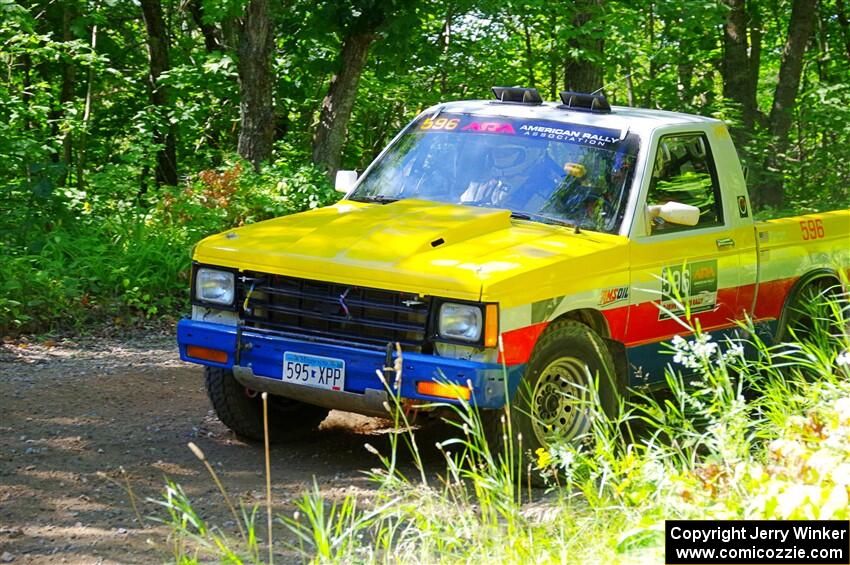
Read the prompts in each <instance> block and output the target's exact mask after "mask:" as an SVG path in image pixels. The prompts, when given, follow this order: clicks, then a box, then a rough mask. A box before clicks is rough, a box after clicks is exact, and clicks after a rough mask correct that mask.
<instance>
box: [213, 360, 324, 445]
mask: <svg viewBox="0 0 850 565" xmlns="http://www.w3.org/2000/svg"><path fill="white" fill-rule="evenodd" d="M204 377H205V378H204V381H205V383H206V388H207V396H209V399H210V402H211V403H212V406H213V409H214V410H215V413H216V415H217V416H218V419H219V420H221V422H222V423H223V424H224V425H225V426H227V427H228V428H230V429H231V430H233V431H234V432H235V433H236V435H238V436H240V437H242V438H244V439H248V440H252V441H262V440H263V401H262V399H261V397H260V395H259V394H254V395H253V397H252V396H250V395H249V392H248V391H247V389H246V388H245V387H244V386H242V385H241V384H240V383H239V382H238V381H237V380H236V378H235V377H234V376H233V371H231V370H230V369H219V368H217V367H205V368H204ZM268 402H269V441H270V442H273V443H282V442H287V441H293V440H296V439H298V438H300V437H303V436H304V435H306V434H307V433H309V432H311V431H313V430H315V429H316V428H317V427H318V425H319V424H320V423H321V422H322V420H324V419H325V417H326V416H327V415H328V410H327V409H326V408H320V407H318V406H313V405H312V404H305V403H303V402H298V401H295V400H290V399H288V398H282V397H280V396H274V395H271V394H270V395H269V400H268Z"/></svg>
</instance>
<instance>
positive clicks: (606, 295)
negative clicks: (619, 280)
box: [599, 286, 629, 306]
mask: <svg viewBox="0 0 850 565" xmlns="http://www.w3.org/2000/svg"><path fill="white" fill-rule="evenodd" d="M628 299H629V287H627V286H615V287H613V288H605V289H602V293H601V294H600V295H599V305H600V306H610V305H611V304H615V303H617V302H622V301H624V300H628Z"/></svg>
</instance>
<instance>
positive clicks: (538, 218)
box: [511, 212, 576, 228]
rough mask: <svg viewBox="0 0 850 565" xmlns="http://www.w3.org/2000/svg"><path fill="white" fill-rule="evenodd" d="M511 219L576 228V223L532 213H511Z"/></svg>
mask: <svg viewBox="0 0 850 565" xmlns="http://www.w3.org/2000/svg"><path fill="white" fill-rule="evenodd" d="M511 218H516V219H518V220H528V221H530V222H540V223H541V224H552V225H555V226H565V227H568V228H574V227H576V225H575V224H574V223H572V222H568V221H567V220H562V219H561V218H553V217H552V216H547V215H545V214H533V213H531V212H511Z"/></svg>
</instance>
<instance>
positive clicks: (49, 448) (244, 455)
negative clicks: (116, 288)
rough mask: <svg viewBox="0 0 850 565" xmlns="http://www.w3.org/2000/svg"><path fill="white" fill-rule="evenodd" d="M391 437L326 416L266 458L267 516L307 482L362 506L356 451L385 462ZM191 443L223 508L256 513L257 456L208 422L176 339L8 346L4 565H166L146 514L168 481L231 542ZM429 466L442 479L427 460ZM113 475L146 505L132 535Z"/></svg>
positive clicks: (163, 532)
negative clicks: (350, 495)
mask: <svg viewBox="0 0 850 565" xmlns="http://www.w3.org/2000/svg"><path fill="white" fill-rule="evenodd" d="M390 432H391V430H390V429H389V428H388V423H387V422H385V421H382V420H379V419H373V418H365V417H362V416H357V415H354V414H347V413H343V412H336V411H333V412H331V413H330V414H329V416H328V418H327V419H326V420H325V421H324V422H323V424H322V425H321V427H320V430H319V431H318V432H316V435H315V436H313V437H308V438H305V439H303V440H301V441H299V442H297V443H293V444H288V445H285V446H277V447H273V448H272V456H271V457H272V469H271V474H272V490H273V499H274V505H275V511H276V512H278V513H285V512H292V511H293V506H292V501H293V499H295V498H298V497H299V496H300V495H301V494H303V493H304V492H305V491H306V490H307V488H308V487H310V486H311V485H312V482H313V480H314V478H315V480H316V482H317V484H318V485H319V486H320V488H321V489H322V491H323V492H325V493H326V494H327V495H328V496H330V497H337V496H341V495H342V494H344V493H346V492H360V493H362V494H363V495H364V496H365V497H366V498H368V495H369V491H370V490H372V489H373V488H374V486H373V485H372V483H371V482H369V481H368V480H367V479H366V478H365V476H364V474H363V470H367V469H369V468H371V467H375V466H376V465H377V464H378V461H377V459H376V457H375V456H374V455H372V454H370V453H369V452H367V451H366V450H365V449H364V448H363V445H364V443H366V442H369V443H371V444H373V445H375V446H376V447H378V449H380V450H381V451H382V452H386V450H387V445H388V439H387V438H388V437H389V433H390ZM441 433H445V431H444V430H442V431H441V430H440V429H439V427H437V428H434V429H432V430H429V431H427V432H425V436H424V437H422V438H421V439H420V445H426V446H433V445H434V441H436V439H439V436H440V434H441ZM430 434H435V436H434V437H433V438H431V437H429V435H430ZM189 441H193V442H195V443H196V444H197V445H198V446H200V447H201V448H202V449H203V450H204V451H205V453H206V455H207V458H208V459H209V460H210V461H211V462H212V463H213V464H214V465H215V467H216V469H217V470H218V471H219V472H220V474H221V477H222V481H223V482H224V484H225V486H226V487H227V489H228V490H229V492H230V493H231V495H232V496H234V497H238V498H239V499H241V500H242V501H243V502H244V503H247V504H248V505H251V504H254V503H258V502H261V501H262V500H264V497H265V494H264V484H265V481H264V478H263V475H262V469H263V466H264V464H263V452H262V449H261V447H259V446H257V445H253V444H249V443H245V442H243V441H241V440H239V439H238V438H236V437H235V436H234V435H233V434H232V433H231V432H230V431H229V430H227V429H226V428H225V427H224V426H223V425H222V424H221V423H220V422H219V421H218V420H217V419H216V418H215V416H214V415H213V414H212V412H211V411H210V407H209V403H208V400H207V398H206V393H205V392H204V388H203V378H202V370H201V369H200V368H199V367H197V366H195V365H190V364H186V363H182V362H181V361H180V360H179V359H178V357H177V353H176V346H175V344H174V341H173V338H172V337H171V336H168V335H161V334H159V335H156V334H154V335H129V336H126V337H125V338H124V339H115V338H104V339H95V338H86V339H74V340H70V339H63V340H57V341H55V342H54V341H43V342H41V343H35V342H32V343H31V342H27V341H15V342H7V343H3V344H2V345H0V564H2V563H6V562H11V563H15V564H17V563H86V564H88V563H145V564H147V563H162V562H167V561H169V560H170V550H169V546H168V545H167V535H168V531H167V529H166V528H165V527H163V526H161V525H157V524H156V523H154V522H151V521H150V520H148V519H147V517H148V516H152V515H157V514H159V515H161V512H160V511H159V510H158V508H157V506H156V505H155V504H153V503H151V502H145V499H148V498H154V499H157V498H160V497H161V496H162V493H163V490H164V484H165V477H169V478H171V479H173V480H175V481H176V482H178V483H180V484H181V485H182V486H183V487H184V489H185V491H186V492H187V494H188V495H189V496H190V498H191V499H192V500H193V502H194V505H195V508H196V510H198V512H199V513H200V514H201V515H202V516H204V517H205V518H207V519H208V520H209V522H210V523H212V524H217V525H220V526H223V527H224V528H225V529H226V530H227V529H230V530H234V531H235V526H234V524H233V523H232V522H229V515H228V514H227V513H226V512H227V510H226V507H225V505H224V504H223V501H222V499H221V496H220V494H219V493H218V491H217V490H216V488H215V485H214V484H213V482H212V481H211V480H210V478H209V475H208V474H207V472H206V470H205V469H204V467H203V466H202V464H201V463H200V462H199V461H198V460H197V459H196V458H195V457H194V456H193V455H192V453H191V452H190V451H189V449H188V448H187V447H186V444H187V442H189ZM425 459H426V462H427V465H429V466H430V467H431V468H432V469H431V470H432V471H433V472H438V471H439V468H440V462H439V454H438V453H437V451H436V449H428V450H427V452H426V453H425ZM122 468H123V469H124V471H125V472H126V475H127V477H129V480H130V484H131V485H132V489H133V491H134V493H135V495H136V497H137V499H139V500H140V501H141V502H140V511H141V513H142V515H143V516H144V517H145V518H144V522H143V523H141V524H140V523H138V521H137V520H136V519H135V514H134V512H133V510H132V507H131V505H130V501H129V497H128V495H127V492H126V489H125V488H123V487H122V486H121V484H120V483H121V482H122V481H123V478H122V477H123V475H122V473H121V469H122ZM260 531H261V533H262V531H264V529H263V528H260ZM277 537H280V538H283V537H285V536H284V533H283V532H279V533H278V534H277ZM282 541H283V540H281V543H282ZM287 561H288V562H297V561H298V560H297V558H296V557H295V556H294V555H293V554H292V553H288V552H286V550H285V548H284V547H283V545H281V549H280V559H279V560H276V562H287Z"/></svg>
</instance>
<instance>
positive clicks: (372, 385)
mask: <svg viewBox="0 0 850 565" xmlns="http://www.w3.org/2000/svg"><path fill="white" fill-rule="evenodd" d="M239 339H240V342H241V344H242V347H241V351H240V355H239V366H241V367H250V368H251V370H252V371H253V373H254V375H256V376H258V377H265V378H268V379H271V380H274V381H278V382H280V381H282V380H283V354H284V353H285V352H293V353H304V354H308V355H318V356H322V357H331V358H335V359H342V360H343V361H345V392H349V393H359V394H363V393H364V392H365V391H366V389H378V390H382V389H383V385H381V382H380V380H379V379H378V376H377V374H376V373H375V371H376V370H381V369H382V368H383V366H384V361H385V354H384V353H382V352H380V351H374V350H370V349H359V348H357V347H349V346H343V345H331V344H324V343H317V342H312V341H302V340H297V339H291V338H288V337H281V336H278V335H273V334H268V333H265V332H262V331H257V330H254V329H253V328H242V331H241V336H240V337H239ZM177 342H178V344H179V346H180V358H181V359H182V360H184V361H189V362H192V363H200V364H202V365H209V366H212V367H221V368H225V369H231V368H233V366H234V364H235V362H236V343H237V330H236V327H235V326H228V325H223V324H213V323H209V322H201V321H196V320H189V319H184V320H181V321H180V322H179V323H178V324H177ZM190 345H195V346H200V347H206V348H210V349H216V350H219V351H225V352H227V362H226V363H215V362H212V361H206V360H202V359H197V358H194V357H190V356H188V355H187V353H186V348H187V347H188V346H190ZM403 362H404V371H403V377H402V383H401V396H402V397H404V398H409V399H415V400H423V401H430V402H433V401H442V402H453V403H456V404H459V403H460V402H459V401H456V400H454V401H453V400H449V399H445V398H436V397H433V396H426V395H422V394H419V393H418V392H417V391H416V383H418V382H421V381H438V382H447V383H453V384H458V385H461V386H467V383H468V382H471V383H472V399H471V401H470V403H471V404H474V405H476V406H478V407H479V408H501V407H502V406H504V404H505V396H506V392H507V394H510V395H513V393H514V391H515V390H516V388H517V386H518V384H519V381H520V378H521V377H522V372H523V370H524V368H525V366H524V365H514V366H510V367H507V369H505V368H504V367H503V366H502V365H500V364H498V363H480V362H477V361H465V360H460V359H450V358H446V357H438V356H436V355H426V354H422V353H405V354H404V355H403ZM506 375H507V378H508V382H507V383H505V381H504V378H505V376H506ZM506 385H507V386H506Z"/></svg>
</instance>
